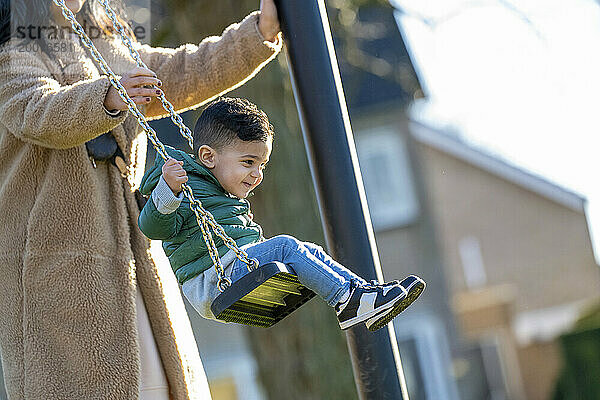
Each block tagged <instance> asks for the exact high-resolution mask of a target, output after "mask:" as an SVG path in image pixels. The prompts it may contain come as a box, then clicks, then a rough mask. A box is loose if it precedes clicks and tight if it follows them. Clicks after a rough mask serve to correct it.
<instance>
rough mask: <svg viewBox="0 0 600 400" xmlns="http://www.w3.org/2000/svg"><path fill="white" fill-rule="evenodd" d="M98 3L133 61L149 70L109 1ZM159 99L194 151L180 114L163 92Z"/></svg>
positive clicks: (190, 137) (190, 135)
mask: <svg viewBox="0 0 600 400" xmlns="http://www.w3.org/2000/svg"><path fill="white" fill-rule="evenodd" d="M98 2H99V3H100V4H101V5H102V7H104V10H105V11H106V15H107V16H108V18H109V19H110V21H111V22H112V24H113V26H114V27H115V28H116V29H117V32H118V33H119V37H120V38H121V42H122V43H123V44H124V45H125V46H126V47H127V49H128V50H129V54H130V55H131V58H133V60H134V61H135V62H136V63H137V65H138V66H139V67H143V68H148V67H147V66H146V64H145V63H144V62H143V61H142V58H141V57H140V53H138V51H137V50H136V49H135V48H134V47H133V43H132V42H131V39H130V38H129V35H127V33H126V32H125V28H124V27H123V25H122V24H121V22H120V21H119V19H118V18H117V15H116V14H115V12H114V10H113V9H112V8H111V7H110V5H109V4H108V1H107V0H98ZM158 98H159V99H160V102H161V103H162V106H163V108H164V109H165V111H167V112H168V113H169V117H170V118H171V121H173V123H174V124H175V125H177V127H179V133H180V134H181V136H183V137H184V138H186V139H187V141H188V145H189V146H190V148H191V149H194V139H193V138H192V132H191V131H190V129H189V128H188V127H187V126H186V125H185V124H184V122H183V119H182V118H181V116H179V114H177V113H176V112H175V109H174V108H173V105H172V104H171V103H170V102H169V101H168V100H167V98H166V97H165V95H164V93H163V92H162V91H161V93H160V95H159V96H158Z"/></svg>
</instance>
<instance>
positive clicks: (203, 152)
mask: <svg viewBox="0 0 600 400" xmlns="http://www.w3.org/2000/svg"><path fill="white" fill-rule="evenodd" d="M216 153H217V152H216V151H215V149H213V148H212V147H210V146H208V145H205V144H203V145H202V146H200V148H199V149H198V161H200V162H201V163H202V165H204V166H205V167H206V168H208V169H211V168H214V167H215V155H216Z"/></svg>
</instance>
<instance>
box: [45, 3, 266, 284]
mask: <svg viewBox="0 0 600 400" xmlns="http://www.w3.org/2000/svg"><path fill="white" fill-rule="evenodd" d="M99 1H100V3H101V4H102V6H103V7H104V9H105V11H106V13H107V16H108V17H109V18H110V20H111V22H112V23H113V25H114V26H115V28H116V29H117V32H118V33H119V37H120V38H121V41H122V42H123V44H125V46H126V47H127V48H128V49H129V53H130V55H131V57H132V58H133V59H134V60H135V61H136V63H137V64H138V66H142V67H145V68H147V67H146V66H145V64H144V63H143V62H142V60H141V58H140V55H139V53H138V52H137V50H136V49H135V48H134V47H133V44H132V43H131V40H130V39H129V37H127V35H126V34H125V29H124V28H123V26H122V25H121V23H120V22H119V21H118V20H117V17H116V14H115V13H114V11H113V10H112V9H111V8H110V6H109V5H108V3H107V1H106V0H99ZM53 2H54V4H56V5H57V6H58V7H60V9H61V10H62V14H63V15H64V17H65V18H67V20H69V21H70V22H71V26H72V28H73V30H74V32H75V33H77V35H78V36H79V38H80V39H81V42H82V44H83V45H84V46H85V47H86V48H87V49H88V50H89V51H90V55H91V56H92V58H93V59H94V61H96V63H97V65H99V67H100V69H101V70H102V72H103V73H104V74H105V75H106V76H107V77H108V80H109V81H110V83H111V85H112V86H113V87H114V88H115V89H116V90H117V92H118V93H119V96H120V97H121V99H122V100H123V101H124V102H125V104H127V108H128V109H129V111H130V112H131V113H132V114H133V115H134V116H135V117H136V119H137V121H138V123H139V125H140V126H141V127H142V129H143V130H144V132H145V133H146V136H147V137H148V139H149V140H150V142H151V143H152V146H153V147H154V148H155V149H156V152H157V153H158V154H159V155H160V156H161V157H162V159H163V160H164V161H167V159H168V158H169V156H168V154H167V152H166V150H165V147H164V145H163V144H162V143H161V141H160V140H159V139H158V136H157V134H156V131H155V130H154V129H153V128H152V127H151V126H150V125H149V124H148V122H147V121H146V118H145V117H144V115H143V114H142V113H141V112H140V111H139V110H138V108H137V107H136V104H135V102H134V101H133V100H132V99H131V97H129V95H128V94H127V91H126V90H125V88H124V87H123V85H121V82H120V81H119V78H118V77H117V76H116V75H115V73H114V72H113V71H112V70H111V69H110V67H109V66H108V64H107V63H106V61H105V60H104V58H103V57H102V55H101V54H100V53H99V52H98V49H96V46H94V44H93V43H92V41H91V39H90V38H89V36H88V35H87V34H86V33H85V31H84V29H83V27H82V26H81V24H80V23H79V22H78V21H77V20H76V18H75V15H74V14H73V12H72V11H71V10H70V9H69V8H68V7H67V6H66V5H65V0H53ZM159 98H160V100H161V103H162V106H163V108H164V109H165V110H166V111H167V112H169V115H170V116H171V120H173V122H174V123H175V124H176V125H177V126H178V127H179V131H180V133H181V134H182V135H183V136H184V137H185V138H186V139H187V140H188V143H189V145H190V147H192V148H193V140H192V136H191V133H190V130H189V128H187V127H186V126H185V124H184V123H183V120H182V119H181V117H180V116H179V115H177V113H175V111H174V109H173V106H172V104H171V103H169V101H168V100H167V99H166V98H165V97H164V94H161V95H160V97H159ZM182 191H183V193H184V196H185V197H186V198H187V199H188V200H189V202H190V209H191V210H192V212H193V213H194V215H195V216H196V222H197V223H198V226H199V227H200V230H201V232H202V237H203V239H204V242H205V243H206V247H207V249H208V253H209V255H210V258H211V260H212V263H213V265H214V268H215V270H216V272H217V276H218V283H217V286H218V288H219V290H220V291H221V292H223V291H224V290H225V289H227V288H228V287H229V286H231V280H230V279H229V278H227V277H226V276H225V271H224V268H223V265H222V264H221V260H220V258H219V252H218V250H217V246H216V245H215V242H214V240H213V237H212V233H211V230H212V231H213V232H214V233H215V234H216V235H217V236H218V237H219V238H221V240H222V241H223V243H224V244H225V245H226V246H227V247H228V248H229V249H231V250H232V251H233V252H234V253H235V255H236V257H237V258H238V259H239V260H241V261H242V262H244V263H245V264H246V265H247V267H248V270H249V271H252V270H254V269H256V268H258V261H257V260H256V259H251V258H249V257H248V254H247V253H246V252H245V251H244V250H242V249H240V248H239V247H238V246H237V244H236V243H235V241H234V240H233V239H232V238H230V237H229V236H228V235H227V233H226V232H225V230H224V229H223V227H222V226H221V225H219V224H218V223H217V221H216V220H215V218H214V217H213V215H212V214H211V213H210V212H208V211H206V210H205V209H204V208H203V207H202V203H201V202H200V200H198V199H195V198H194V194H193V192H192V188H191V187H190V186H189V185H188V184H187V183H184V184H183V185H182Z"/></svg>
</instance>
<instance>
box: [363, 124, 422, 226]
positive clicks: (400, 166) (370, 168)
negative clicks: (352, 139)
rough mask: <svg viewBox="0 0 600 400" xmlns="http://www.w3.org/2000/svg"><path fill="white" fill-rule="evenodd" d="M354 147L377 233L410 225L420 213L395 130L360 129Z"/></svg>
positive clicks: (402, 144)
mask: <svg viewBox="0 0 600 400" xmlns="http://www.w3.org/2000/svg"><path fill="white" fill-rule="evenodd" d="M356 148H357V152H358V159H359V164H360V170H361V172H362V176H363V182H364V185H365V191H366V194H367V203H368V205H369V210H370V213H371V220H372V222H373V226H374V228H375V229H376V230H384V229H390V228H396V227H401V226H404V225H408V224H410V223H412V222H413V221H414V220H415V219H416V218H417V216H418V214H419V203H418V200H417V195H416V191H415V188H414V183H413V173H412V170H411V167H410V162H409V158H408V150H407V148H406V143H405V139H404V138H403V137H402V136H401V135H400V133H398V131H397V130H396V129H395V128H394V127H378V128H373V129H369V130H362V131H360V132H359V133H358V134H357V139H356Z"/></svg>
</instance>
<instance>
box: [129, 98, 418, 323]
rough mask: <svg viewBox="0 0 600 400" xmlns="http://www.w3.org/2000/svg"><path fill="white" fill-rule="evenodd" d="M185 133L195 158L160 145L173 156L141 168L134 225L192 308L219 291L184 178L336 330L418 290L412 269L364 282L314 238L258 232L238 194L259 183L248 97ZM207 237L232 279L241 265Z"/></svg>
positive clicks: (258, 143)
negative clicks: (329, 311) (158, 248)
mask: <svg viewBox="0 0 600 400" xmlns="http://www.w3.org/2000/svg"><path fill="white" fill-rule="evenodd" d="M193 135H194V154H195V157H193V156H191V155H189V154H187V153H185V152H182V151H179V150H176V149H173V148H167V152H168V154H169V155H170V156H171V157H173V158H170V159H169V160H167V161H166V162H163V160H162V158H160V156H158V157H157V160H156V162H155V164H154V166H153V167H152V168H151V169H150V170H149V171H147V172H146V174H145V175H144V178H143V179H142V184H141V188H140V190H141V192H142V193H143V194H145V195H150V199H149V201H148V202H147V203H146V205H145V206H144V208H143V210H142V212H141V214H140V217H139V220H138V224H139V226H140V229H141V230H142V232H143V233H144V234H145V235H146V236H148V237H149V238H151V239H159V240H162V241H163V248H164V250H165V253H166V254H167V256H168V257H169V261H170V262H171V266H172V268H173V270H174V271H175V275H176V276H177V279H178V281H179V283H180V284H181V285H182V290H183V293H184V295H185V296H186V297H187V299H188V300H189V301H190V303H191V304H192V305H193V306H194V308H195V309H196V310H197V311H198V312H199V313H200V315H202V316H203V317H205V318H210V319H214V318H215V317H214V315H213V314H212V312H211V310H210V305H211V303H212V301H213V300H214V299H215V298H216V296H218V294H219V291H218V288H217V275H216V272H215V271H214V268H212V261H211V259H210V256H209V254H208V250H207V248H206V245H205V243H204V240H203V238H202V233H201V230H200V228H199V226H198V224H197V222H196V218H195V216H194V214H193V212H192V211H191V210H190V208H189V201H188V200H187V199H186V198H184V197H183V194H182V193H181V190H182V188H181V186H182V184H183V183H186V182H187V184H188V185H189V186H190V187H191V188H192V191H193V193H194V197H195V198H197V199H198V200H200V201H201V202H202V205H203V207H204V208H205V209H206V210H207V211H209V212H210V213H211V214H212V215H213V216H214V217H215V219H216V220H217V222H218V223H219V224H220V225H221V226H222V227H223V228H224V230H225V232H226V233H227V234H228V235H229V236H230V237H231V238H232V239H233V240H235V242H236V244H237V245H238V247H241V248H243V249H244V250H245V251H246V253H247V254H248V257H249V258H255V259H257V260H258V262H259V264H260V265H263V264H265V263H268V262H270V261H281V262H283V263H285V264H287V265H288V266H290V267H291V268H292V269H293V270H294V272H295V273H296V274H297V275H298V279H299V280H300V282H301V283H302V284H303V285H304V286H306V287H307V288H309V289H311V290H312V291H314V292H315V293H316V294H318V295H319V296H321V297H322V298H323V300H325V301H326V302H327V304H329V305H330V306H332V307H334V308H335V311H336V314H337V316H338V321H339V324H340V328H342V329H348V328H350V327H352V326H355V325H357V324H360V323H363V322H364V323H365V324H366V326H367V328H368V329H369V330H371V331H375V330H377V329H379V328H382V327H383V326H385V325H386V324H387V323H388V322H389V321H391V320H392V319H393V318H394V317H395V316H396V315H398V314H399V313H400V312H401V311H402V310H404V309H405V308H406V307H407V306H408V305H409V304H410V303H412V302H413V301H414V300H415V299H416V298H417V297H418V296H419V294H420V293H421V292H422V291H423V289H424V287H425V282H423V281H422V280H421V279H420V278H418V277H416V276H412V275H411V276H409V277H407V278H406V279H404V280H403V281H402V282H398V281H392V282H388V283H385V284H376V283H367V282H366V281H365V280H364V279H362V278H361V277H359V276H357V275H355V274H354V273H352V272H351V271H350V270H348V269H347V268H345V267H344V266H342V265H340V264H338V263H337V262H335V261H334V260H333V259H332V258H331V257H329V256H328V255H327V254H326V253H325V252H324V251H323V249H322V248H321V247H319V246H317V245H315V244H312V243H307V242H301V241H299V240H298V239H296V238H294V237H291V236H287V235H280V236H275V237H273V238H270V239H265V238H263V236H262V229H261V227H260V226H259V225H258V224H257V223H255V222H254V221H253V219H252V214H251V213H250V205H249V203H248V201H247V200H246V197H247V196H248V195H249V194H250V192H251V191H252V190H253V189H255V188H256V187H257V186H258V185H260V183H261V182H262V179H263V171H264V168H265V166H266V165H267V162H268V161H269V157H270V155H271V149H272V144H273V127H272V126H271V124H270V123H269V120H268V119H267V116H266V115H265V113H264V112H263V111H261V110H259V109H258V108H257V107H256V106H255V105H254V104H252V103H250V102H249V101H247V100H245V99H236V98H222V99H220V100H217V101H215V102H213V103H211V104H210V105H209V106H208V107H207V108H206V109H205V110H204V112H203V113H202V115H201V116H200V118H199V119H198V122H197V123H196V127H195V128H194V133H193ZM214 239H215V244H216V246H217V248H218V251H219V256H220V257H221V261H222V264H223V266H224V269H225V274H226V275H227V276H229V277H230V279H231V281H232V282H235V281H237V280H238V279H240V278H241V277H242V276H243V275H244V274H246V273H247V267H246V264H245V263H243V262H242V261H240V260H238V259H237V258H236V257H235V255H234V253H233V251H231V250H229V249H228V248H227V247H226V246H225V245H224V244H223V242H222V240H221V239H220V238H218V237H214Z"/></svg>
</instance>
